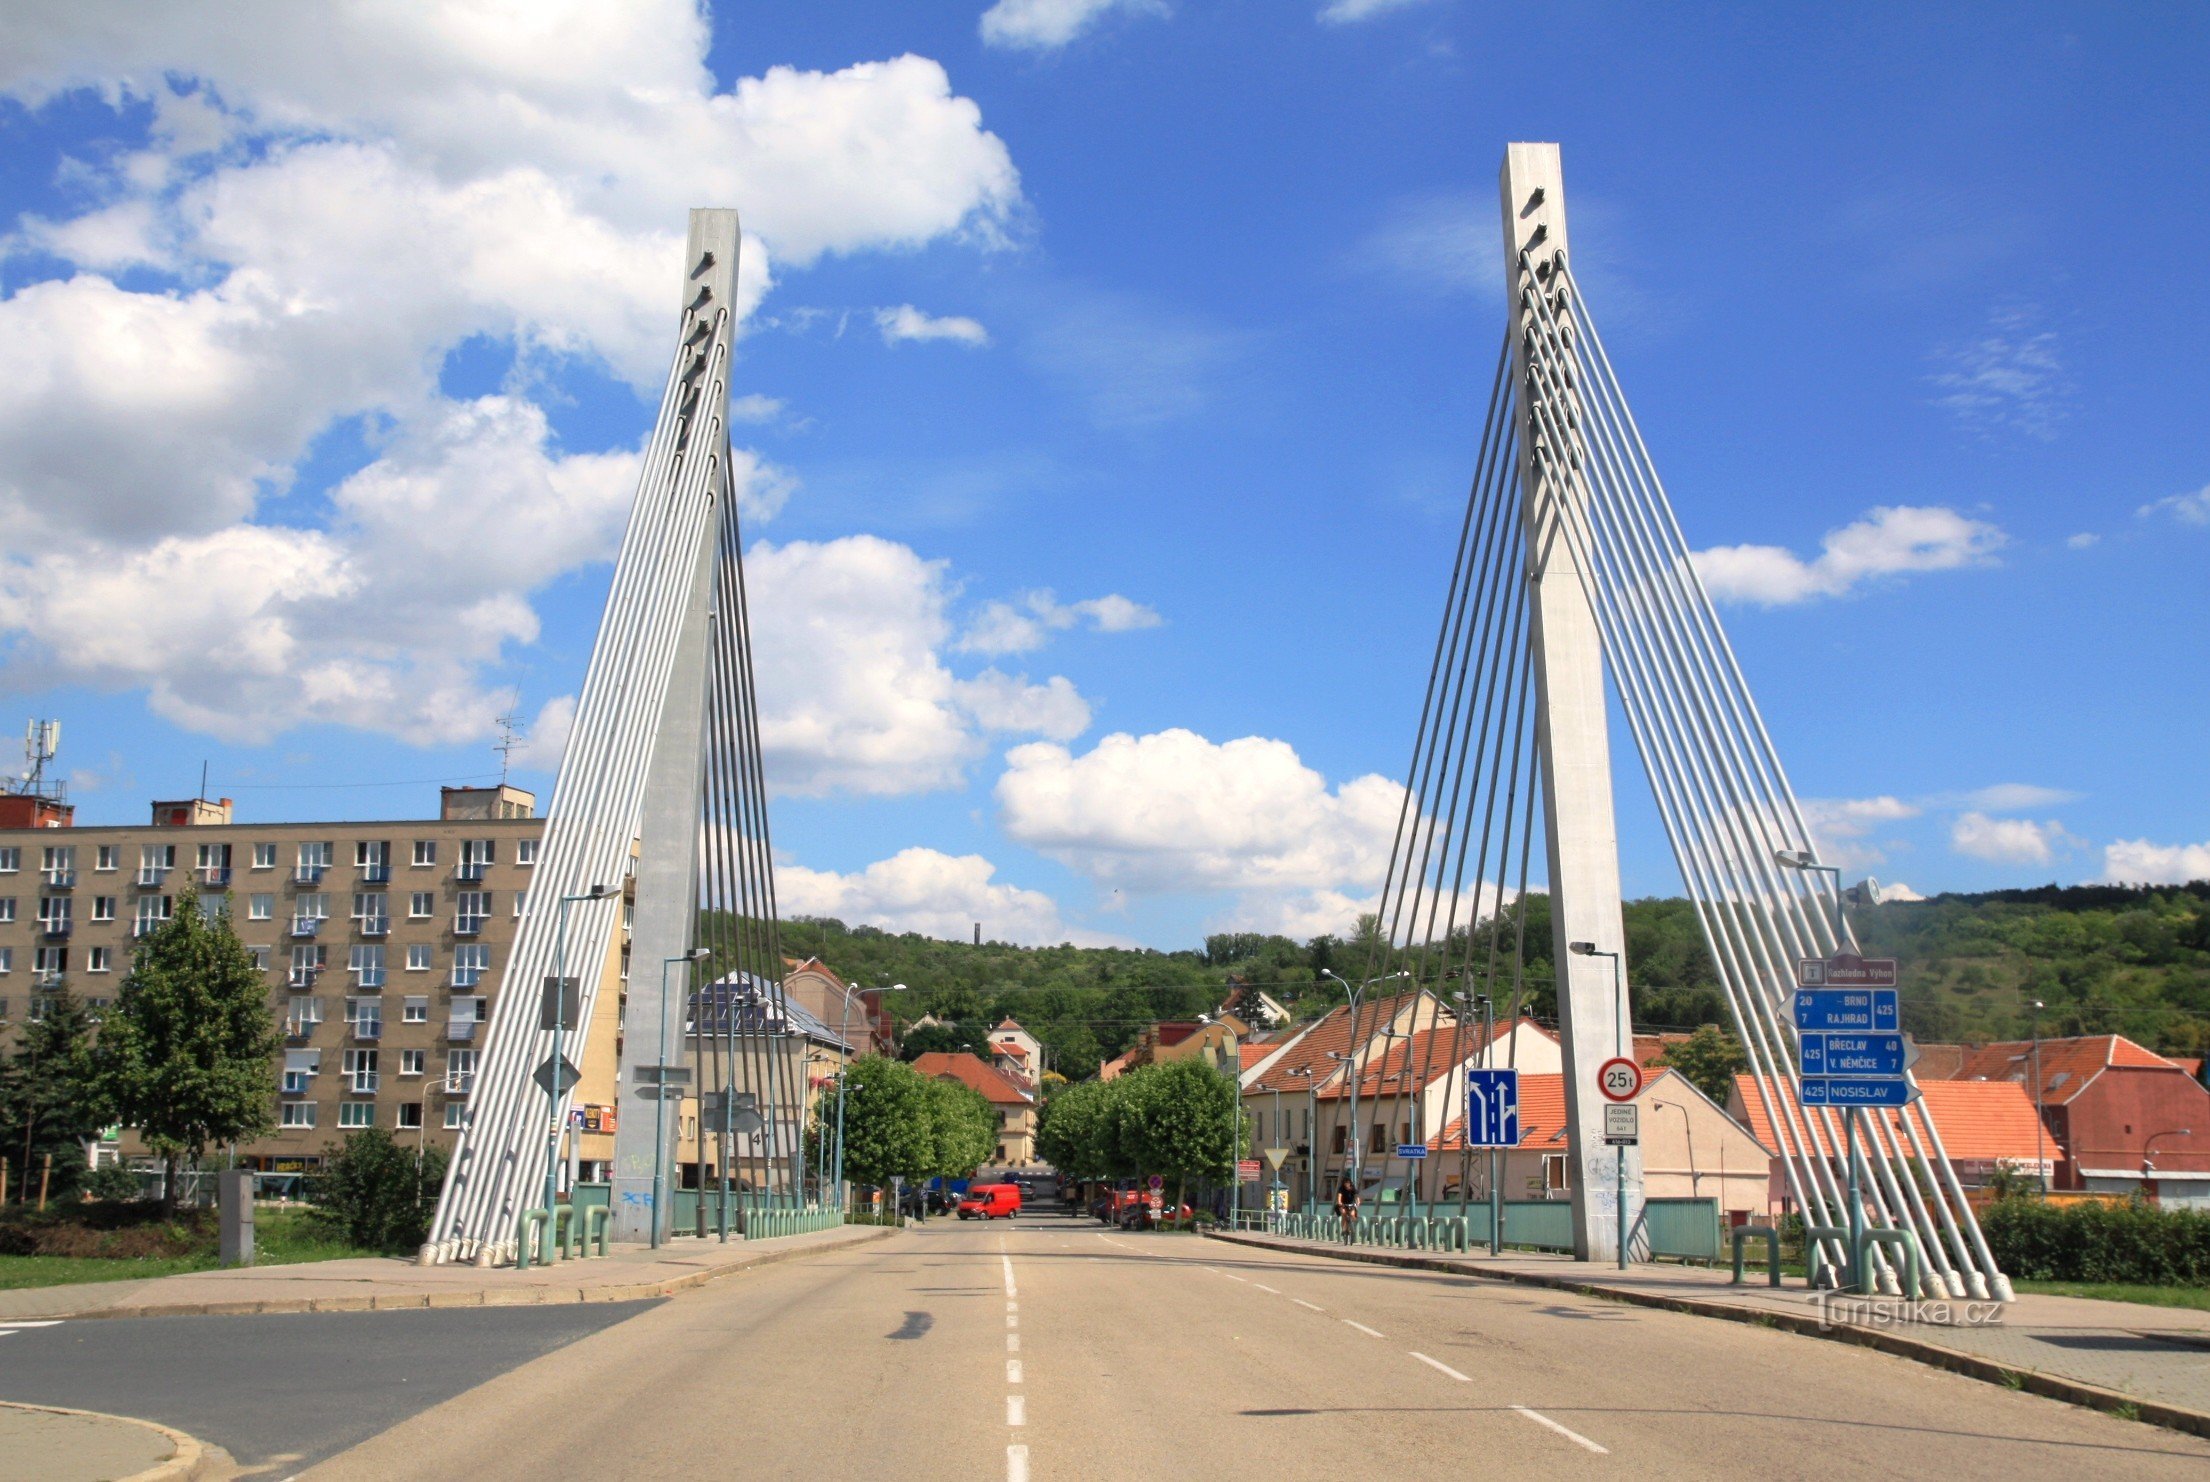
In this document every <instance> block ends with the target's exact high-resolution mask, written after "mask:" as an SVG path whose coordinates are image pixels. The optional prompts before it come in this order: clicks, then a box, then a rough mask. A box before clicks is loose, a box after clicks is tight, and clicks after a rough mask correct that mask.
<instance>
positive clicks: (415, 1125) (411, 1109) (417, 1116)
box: [393, 1101, 422, 1132]
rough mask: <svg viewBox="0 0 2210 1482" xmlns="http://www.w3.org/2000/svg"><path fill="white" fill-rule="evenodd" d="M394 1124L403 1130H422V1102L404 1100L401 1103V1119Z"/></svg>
mask: <svg viewBox="0 0 2210 1482" xmlns="http://www.w3.org/2000/svg"><path fill="white" fill-rule="evenodd" d="M393 1125H395V1126H396V1127H398V1129H399V1130H400V1131H401V1132H419V1131H421V1130H422V1103H421V1102H419V1101H402V1102H401V1103H399V1120H398V1121H397V1122H396V1123H394V1124H393Z"/></svg>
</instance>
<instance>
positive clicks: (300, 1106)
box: [277, 1101, 315, 1127]
mask: <svg viewBox="0 0 2210 1482" xmlns="http://www.w3.org/2000/svg"><path fill="white" fill-rule="evenodd" d="M277 1125H278V1126H280V1127H312V1126H314V1125H315V1104H314V1103H313V1102H312V1101H287V1102H285V1103H284V1110H283V1114H282V1116H281V1117H280V1118H279V1119H278V1121H277Z"/></svg>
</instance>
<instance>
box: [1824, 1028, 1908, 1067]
mask: <svg viewBox="0 0 2210 1482" xmlns="http://www.w3.org/2000/svg"><path fill="white" fill-rule="evenodd" d="M1904 1059H1905V1055H1904V1050H1903V1036H1902V1035H1900V1034H1806V1035H1805V1036H1804V1037H1803V1073H1804V1074H1805V1075H1807V1076H1812V1075H1840V1076H1899V1075H1901V1074H1903V1065H1904Z"/></svg>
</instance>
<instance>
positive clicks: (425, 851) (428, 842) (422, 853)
mask: <svg viewBox="0 0 2210 1482" xmlns="http://www.w3.org/2000/svg"><path fill="white" fill-rule="evenodd" d="M436 863H437V840H435V839H417V840H415V841H414V864H415V868H416V869H421V868H422V867H423V866H425V865H434V864H436Z"/></svg>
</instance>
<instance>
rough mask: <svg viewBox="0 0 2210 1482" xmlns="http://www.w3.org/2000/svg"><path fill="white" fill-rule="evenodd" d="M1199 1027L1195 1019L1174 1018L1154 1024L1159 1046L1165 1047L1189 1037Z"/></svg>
mask: <svg viewBox="0 0 2210 1482" xmlns="http://www.w3.org/2000/svg"><path fill="white" fill-rule="evenodd" d="M1199 1027H1200V1026H1199V1025H1198V1023H1197V1021H1196V1020H1195V1019H1189V1020H1174V1021H1169V1022H1167V1023H1164V1024H1158V1025H1154V1026H1153V1032H1154V1033H1155V1034H1156V1035H1157V1036H1158V1041H1159V1048H1161V1049H1165V1048H1166V1047H1167V1046H1168V1045H1178V1044H1180V1043H1181V1042H1182V1041H1183V1040H1185V1039H1188V1038H1189V1037H1190V1036H1191V1035H1193V1034H1195V1033H1196V1032H1197V1031H1198V1028H1199Z"/></svg>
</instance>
